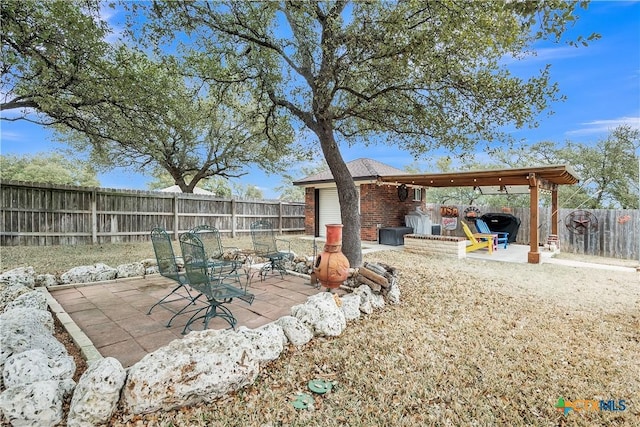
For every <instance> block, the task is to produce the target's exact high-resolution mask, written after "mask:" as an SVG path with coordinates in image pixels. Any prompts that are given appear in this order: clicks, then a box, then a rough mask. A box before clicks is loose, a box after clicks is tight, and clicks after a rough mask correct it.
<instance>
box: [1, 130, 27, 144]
mask: <svg viewBox="0 0 640 427" xmlns="http://www.w3.org/2000/svg"><path fill="white" fill-rule="evenodd" d="M0 137H1V139H2V140H3V141H16V142H21V141H24V140H26V137H25V135H24V134H22V133H20V132H6V131H2V132H0Z"/></svg>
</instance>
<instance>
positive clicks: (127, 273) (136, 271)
mask: <svg viewBox="0 0 640 427" xmlns="http://www.w3.org/2000/svg"><path fill="white" fill-rule="evenodd" d="M116 270H117V272H118V275H117V277H118V278H119V279H120V278H126V277H139V276H144V273H145V268H144V264H142V263H141V262H132V263H130V264H120V265H119V266H117V267H116Z"/></svg>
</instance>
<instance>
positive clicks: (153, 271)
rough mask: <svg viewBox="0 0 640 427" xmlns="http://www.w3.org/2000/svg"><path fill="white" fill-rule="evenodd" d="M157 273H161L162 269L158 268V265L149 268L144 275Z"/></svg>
mask: <svg viewBox="0 0 640 427" xmlns="http://www.w3.org/2000/svg"><path fill="white" fill-rule="evenodd" d="M157 273H160V269H159V268H158V266H157V265H154V266H153V267H147V268H146V269H145V270H144V274H145V275H147V274H157Z"/></svg>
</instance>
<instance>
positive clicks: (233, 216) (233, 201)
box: [231, 197, 236, 239]
mask: <svg viewBox="0 0 640 427" xmlns="http://www.w3.org/2000/svg"><path fill="white" fill-rule="evenodd" d="M231 237H233V238H234V239H235V238H236V199H235V198H233V197H232V198H231Z"/></svg>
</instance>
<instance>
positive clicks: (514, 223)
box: [480, 212, 520, 243]
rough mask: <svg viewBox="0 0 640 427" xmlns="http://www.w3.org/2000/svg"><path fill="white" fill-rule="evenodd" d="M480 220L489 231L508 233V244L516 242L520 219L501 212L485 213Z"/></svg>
mask: <svg viewBox="0 0 640 427" xmlns="http://www.w3.org/2000/svg"><path fill="white" fill-rule="evenodd" d="M480 218H481V219H482V220H483V221H484V222H486V223H487V225H488V226H489V230H491V231H502V232H507V233H509V243H514V242H515V241H516V236H517V235H518V230H519V229H520V218H518V217H515V216H513V215H511V214H508V213H502V212H496V213H486V214H484V215H482V216H481V217H480Z"/></svg>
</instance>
